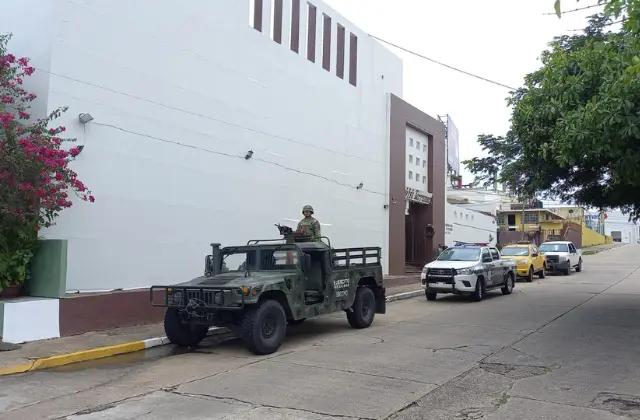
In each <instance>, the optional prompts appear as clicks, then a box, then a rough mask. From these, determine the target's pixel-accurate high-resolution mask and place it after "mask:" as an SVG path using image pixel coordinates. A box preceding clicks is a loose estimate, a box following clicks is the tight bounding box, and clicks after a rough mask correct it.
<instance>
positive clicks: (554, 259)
mask: <svg viewBox="0 0 640 420" xmlns="http://www.w3.org/2000/svg"><path fill="white" fill-rule="evenodd" d="M547 261H551V262H558V261H560V257H558V256H557V255H547Z"/></svg>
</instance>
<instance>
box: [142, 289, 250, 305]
mask: <svg viewBox="0 0 640 420" xmlns="http://www.w3.org/2000/svg"><path fill="white" fill-rule="evenodd" d="M178 293H180V296H181V298H180V299H174V297H175V296H176V295H177V294H178ZM217 296H219V299H216V297H217ZM232 296H235V297H236V298H237V297H240V298H241V301H240V303H238V302H234V304H233V305H230V304H229V300H231V297H232ZM216 300H218V302H216ZM149 302H150V303H151V306H157V307H165V308H187V307H188V306H189V305H192V306H195V307H199V308H204V309H218V308H224V309H225V310H241V309H243V308H244V304H245V294H244V293H243V290H242V288H241V287H229V286H151V288H150V289H149Z"/></svg>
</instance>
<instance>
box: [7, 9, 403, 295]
mask: <svg viewBox="0 0 640 420" xmlns="http://www.w3.org/2000/svg"><path fill="white" fill-rule="evenodd" d="M250 3H251V2H250V1H249V0H247V1H240V0H238V1H234V2H230V1H213V2H212V1H204V0H197V1H192V2H189V4H188V5H187V6H185V5H183V4H181V3H167V2H163V3H158V2H155V1H151V0H140V1H136V2H129V1H124V0H117V1H115V0H114V1H109V2H103V1H98V0H87V1H84V2H75V1H70V0H61V1H59V2H56V3H55V5H56V6H57V9H55V10H54V11H52V12H51V13H50V16H49V18H50V19H51V22H52V25H53V27H54V30H53V35H52V37H49V38H47V39H45V40H44V42H45V44H43V45H46V43H50V44H51V49H50V55H51V66H50V70H51V76H50V79H49V82H48V83H49V86H48V103H49V109H53V108H54V107H56V106H58V105H69V106H70V111H69V112H68V113H67V114H66V115H65V116H64V117H63V118H62V119H61V122H62V123H63V124H65V125H66V126H67V128H68V130H67V132H68V133H69V135H70V136H74V137H77V138H78V139H79V143H80V144H84V145H85V148H84V151H83V152H82V154H81V155H80V157H79V159H78V160H77V162H76V163H75V165H74V166H75V168H74V169H75V170H77V172H78V173H79V174H80V177H81V179H82V180H83V181H84V182H85V183H86V184H87V185H88V186H89V187H90V188H91V189H92V190H93V192H94V193H95V196H96V202H95V203H94V204H93V205H89V204H86V203H78V204H77V205H76V206H74V207H73V208H71V209H69V210H68V211H65V212H64V213H63V215H62V217H61V218H60V220H59V222H58V226H57V227H55V228H53V229H51V230H49V231H48V232H45V234H46V235H47V237H49V238H60V239H68V255H69V257H68V258H69V261H68V274H67V288H68V289H69V290H103V289H105V290H109V289H114V288H125V289H126V288H136V287H144V286H149V285H151V284H157V283H166V282H176V281H183V280H187V279H188V278H190V277H194V276H198V275H200V274H201V272H202V270H203V261H204V255H205V254H206V253H207V251H208V245H209V243H210V242H213V241H216V242H221V243H223V244H225V245H233V244H242V243H245V242H246V241H247V240H248V239H251V238H265V237H266V238H269V237H275V236H277V231H276V230H275V228H274V226H273V224H274V223H284V224H288V225H295V224H296V223H297V220H298V219H299V218H300V217H301V209H302V206H303V205H305V204H312V205H313V206H314V207H315V210H316V216H317V218H318V219H319V220H320V222H321V223H322V229H323V234H324V235H327V236H329V237H330V238H331V239H332V243H333V244H334V245H335V246H338V247H347V246H363V245H368V246H381V247H383V248H384V249H385V252H386V251H387V246H386V244H387V238H388V235H389V233H388V215H387V211H386V210H385V209H384V205H385V204H387V202H388V182H389V173H388V167H389V164H388V158H387V156H388V155H387V149H388V131H389V130H388V118H387V117H388V115H387V96H386V95H387V93H393V94H395V95H399V96H400V95H402V62H401V60H400V59H399V58H397V57H396V56H395V55H393V54H392V53H390V52H389V51H388V50H387V49H385V48H384V47H382V46H381V45H380V44H378V43H377V42H375V41H373V40H372V39H371V38H369V37H367V36H366V34H365V33H364V32H362V31H360V30H359V29H358V28H356V27H355V26H354V25H353V24H351V23H350V22H349V21H347V20H346V19H345V18H343V17H342V16H341V15H340V14H339V13H337V12H336V11H334V10H332V9H330V8H329V7H328V6H326V5H325V4H323V3H322V2H314V4H315V6H317V20H316V25H315V26H316V31H315V32H314V33H315V35H316V39H315V41H314V42H313V43H312V44H311V45H314V46H315V51H316V54H315V57H314V59H313V62H312V61H311V60H309V59H308V54H307V52H308V51H307V48H306V47H307V44H308V43H307V40H308V37H307V35H309V33H311V32H309V31H308V28H307V26H306V22H307V21H308V16H307V12H308V10H307V8H306V7H303V8H302V10H301V16H300V22H301V25H300V42H299V48H298V52H294V51H292V50H291V42H290V40H291V36H290V34H291V31H290V26H291V25H290V19H289V18H288V17H289V16H291V14H290V12H291V10H292V8H291V4H292V3H291V2H290V1H285V6H286V7H285V10H284V16H285V19H284V20H283V30H282V34H283V38H282V39H281V40H280V41H281V43H278V42H275V41H274V39H273V38H274V35H273V30H272V28H270V22H271V11H270V6H269V5H270V4H271V2H264V4H265V10H263V17H262V19H261V22H262V32H260V31H257V30H256V29H254V28H253V27H251V26H249V21H250V16H251V17H253V15H252V13H253V11H250ZM52 4H53V3H52ZM303 4H304V3H303ZM19 6H22V7H23V8H24V9H25V10H30V7H32V4H31V3H30V2H29V1H26V2H22V1H20V2H16V6H15V7H19ZM9 15H11V13H9ZM325 15H326V16H329V17H330V18H331V23H330V25H329V26H328V29H329V32H327V34H328V33H331V39H332V42H331V44H330V45H329V49H326V48H325V46H326V44H325V43H324V41H323V39H325V38H327V37H323V34H324V29H325V26H324V24H325V21H326V20H325ZM338 24H339V25H341V27H344V28H346V29H345V36H346V39H347V42H346V52H345V57H347V59H346V64H345V67H344V68H343V72H344V75H343V77H342V78H341V77H339V75H338V66H337V64H336V62H337V60H333V59H332V60H329V65H328V66H324V65H325V64H326V62H327V60H326V59H325V57H337V56H338V49H337V46H336V45H337V41H336V40H337V33H338ZM310 27H311V26H310ZM21 28H22V29H21V30H20V31H18V30H17V29H16V31H15V32H16V33H15V36H16V39H21V37H28V36H31V34H28V33H24V31H26V30H28V29H29V28H30V26H21ZM115 28H117V30H116V29H115ZM352 35H353V36H355V37H357V54H355V56H356V57H357V63H351V62H349V57H351V56H352V55H354V54H352V51H351V49H350V48H351V46H353V47H354V48H353V53H355V51H356V48H355V43H353V41H351V39H352ZM313 49H314V48H311V49H309V51H311V50H313ZM324 51H328V53H329V54H324ZM356 64H357V66H356ZM323 66H324V67H327V68H328V70H327V69H325V68H324V67H323ZM353 75H355V76H357V78H356V79H355V81H354V80H353V77H352V76H353ZM353 84H355V86H354V85H353ZM39 93H40V92H39ZM81 112H90V113H91V114H92V115H93V116H94V118H95V120H94V121H92V122H91V123H89V124H88V125H87V126H86V127H82V126H81V125H80V124H78V122H77V115H78V114H79V113H81ZM249 150H252V151H253V152H254V153H253V157H252V159H249V160H245V158H244V156H245V155H246V154H247V152H248V151H249ZM361 182H362V183H363V188H362V189H356V186H357V185H358V184H359V183H361ZM383 261H384V264H385V271H387V262H388V258H384V259H383Z"/></svg>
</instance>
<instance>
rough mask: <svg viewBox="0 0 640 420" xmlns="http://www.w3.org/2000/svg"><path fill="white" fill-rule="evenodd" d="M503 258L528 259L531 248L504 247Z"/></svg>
mask: <svg viewBox="0 0 640 420" xmlns="http://www.w3.org/2000/svg"><path fill="white" fill-rule="evenodd" d="M500 254H502V256H503V257H526V256H528V255H529V248H525V247H515V246H514V247H508V246H506V247H504V248H502V250H501V251H500Z"/></svg>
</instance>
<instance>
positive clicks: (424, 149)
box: [422, 144, 427, 153]
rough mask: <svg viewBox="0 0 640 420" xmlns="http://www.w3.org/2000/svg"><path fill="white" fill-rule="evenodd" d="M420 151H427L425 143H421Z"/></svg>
mask: <svg viewBox="0 0 640 420" xmlns="http://www.w3.org/2000/svg"><path fill="white" fill-rule="evenodd" d="M422 151H423V152H425V153H427V145H426V144H423V145H422Z"/></svg>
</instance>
